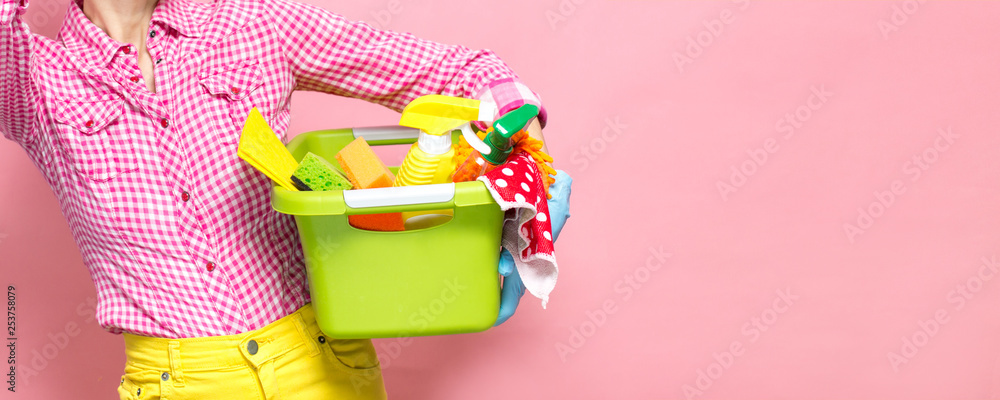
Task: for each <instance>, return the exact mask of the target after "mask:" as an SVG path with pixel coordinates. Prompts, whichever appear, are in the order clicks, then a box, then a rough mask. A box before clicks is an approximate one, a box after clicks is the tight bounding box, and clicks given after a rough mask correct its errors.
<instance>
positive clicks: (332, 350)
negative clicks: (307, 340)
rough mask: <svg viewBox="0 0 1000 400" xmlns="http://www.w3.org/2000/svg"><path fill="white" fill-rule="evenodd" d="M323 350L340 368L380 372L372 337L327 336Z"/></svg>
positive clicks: (361, 371) (352, 371)
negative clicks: (342, 337)
mask: <svg viewBox="0 0 1000 400" xmlns="http://www.w3.org/2000/svg"><path fill="white" fill-rule="evenodd" d="M321 347H323V352H324V353H325V354H326V356H327V357H328V358H329V359H330V361H331V362H333V363H334V365H335V366H337V367H338V368H340V369H343V370H345V371H347V372H350V373H365V374H370V373H373V372H378V371H379V369H380V367H381V365H380V364H379V361H378V354H377V353H376V352H375V346H374V345H373V344H372V341H371V339H333V338H329V337H326V344H325V345H323V346H321Z"/></svg>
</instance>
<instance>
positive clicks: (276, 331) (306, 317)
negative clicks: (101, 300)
mask: <svg viewBox="0 0 1000 400" xmlns="http://www.w3.org/2000/svg"><path fill="white" fill-rule="evenodd" d="M124 336H125V354H126V359H127V362H126V364H125V375H123V376H122V382H121V385H120V386H119V387H118V395H119V397H120V398H121V399H122V400H126V399H130V400H139V399H142V400H147V399H176V400H189V399H192V400H193V399H199V400H200V399H213V400H227V399H239V400H248V399H259V400H272V399H281V400H297V399H302V400H312V399H323V400H333V399H338V400H339V399H385V398H386V392H385V386H384V384H383V381H382V370H381V367H380V366H379V363H378V358H377V357H376V353H375V347H374V346H372V342H371V340H370V339H351V340H345V339H332V338H329V337H327V336H325V335H323V334H322V333H321V332H320V329H319V326H317V325H316V317H315V314H314V312H313V309H312V305H311V304H307V305H306V306H304V307H302V308H300V309H299V310H298V311H296V312H294V313H292V314H291V315H288V316H286V317H284V318H282V319H280V320H277V321H275V322H273V323H271V324H270V325H268V326H265V327H263V328H261V329H258V330H255V331H250V332H246V333H243V334H239V335H230V336H214V337H204V338H190V339H163V338H151V337H145V336H136V335H130V334H127V333H126V334H124Z"/></svg>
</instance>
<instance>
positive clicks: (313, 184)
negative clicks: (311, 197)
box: [292, 153, 352, 192]
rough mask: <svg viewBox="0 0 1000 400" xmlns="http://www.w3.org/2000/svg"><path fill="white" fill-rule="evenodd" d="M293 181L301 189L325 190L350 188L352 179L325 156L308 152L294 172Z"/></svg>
mask: <svg viewBox="0 0 1000 400" xmlns="http://www.w3.org/2000/svg"><path fill="white" fill-rule="evenodd" d="M292 183H294V184H295V187H297V188H299V190H315V191H317V192H323V191H327V190H350V189H351V187H352V186H351V181H349V180H347V178H346V177H344V173H343V172H340V170H339V169H337V167H335V166H333V164H330V162H329V161H326V160H325V159H323V157H320V156H317V155H315V154H313V153H306V155H305V157H302V162H300V163H299V167H298V168H297V169H295V173H293V174H292Z"/></svg>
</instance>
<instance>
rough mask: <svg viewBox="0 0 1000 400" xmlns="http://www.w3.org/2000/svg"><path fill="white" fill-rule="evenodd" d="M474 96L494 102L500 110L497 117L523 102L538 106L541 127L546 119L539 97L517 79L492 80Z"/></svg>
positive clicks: (514, 108)
mask: <svg viewBox="0 0 1000 400" xmlns="http://www.w3.org/2000/svg"><path fill="white" fill-rule="evenodd" d="M476 98H478V99H479V100H481V101H488V102H492V103H493V104H496V105H497V109H498V110H499V111H500V113H499V115H498V116H497V117H499V116H502V115H504V114H506V113H508V112H510V111H512V110H516V109H517V108H518V107H521V106H523V105H525V104H532V105H535V106H538V122H539V123H540V124H541V125H542V127H543V128H544V127H545V123H546V122H547V121H548V113H546V111H545V107H544V106H542V100H541V97H539V96H538V94H537V93H535V92H532V91H531V89H528V86H527V85H525V84H524V82H521V81H520V80H518V79H514V78H505V79H498V80H495V81H492V82H490V83H489V84H488V85H486V87H485V88H483V90H482V91H481V92H480V93H479V95H478V96H476Z"/></svg>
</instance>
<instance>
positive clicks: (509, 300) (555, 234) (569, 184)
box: [493, 170, 573, 326]
mask: <svg viewBox="0 0 1000 400" xmlns="http://www.w3.org/2000/svg"><path fill="white" fill-rule="evenodd" d="M572 191H573V178H571V177H570V176H569V175H567V174H566V172H565V171H562V170H556V181H555V182H553V183H552V185H551V186H549V194H551V195H552V198H551V199H549V216H550V217H551V221H552V241H553V242H555V241H556V240H557V239H559V233H560V232H562V228H563V226H564V225H566V220H567V219H569V195H570V193H572ZM498 270H499V272H500V275H503V277H504V278H503V288H502V289H501V291H500V315H498V316H497V323H496V324H494V325H493V326H497V325H500V324H502V323H504V322H505V321H507V320H508V319H510V317H511V316H513V315H514V311H515V310H517V305H518V303H520V302H521V296H524V291H525V288H524V282H522V281H521V275H518V273H517V268H516V266H515V265H514V257H513V256H511V255H510V253H509V252H508V251H507V250H506V249H504V251H502V252H501V253H500V266H499V268H498Z"/></svg>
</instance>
